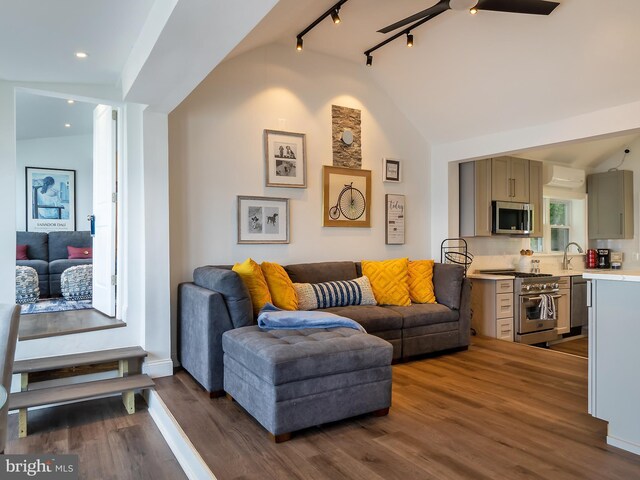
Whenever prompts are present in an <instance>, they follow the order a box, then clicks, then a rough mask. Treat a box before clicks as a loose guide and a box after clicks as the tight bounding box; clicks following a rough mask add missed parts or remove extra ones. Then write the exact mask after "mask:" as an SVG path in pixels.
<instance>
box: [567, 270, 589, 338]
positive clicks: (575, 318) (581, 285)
mask: <svg viewBox="0 0 640 480" xmlns="http://www.w3.org/2000/svg"><path fill="white" fill-rule="evenodd" d="M588 324H589V314H588V310H587V281H586V280H585V279H584V278H582V276H575V277H571V328H573V327H586V326H587V325H588Z"/></svg>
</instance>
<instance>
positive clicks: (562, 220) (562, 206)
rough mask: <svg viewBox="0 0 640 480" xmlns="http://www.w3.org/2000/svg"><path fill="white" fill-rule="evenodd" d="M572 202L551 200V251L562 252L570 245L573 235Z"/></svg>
mask: <svg viewBox="0 0 640 480" xmlns="http://www.w3.org/2000/svg"><path fill="white" fill-rule="evenodd" d="M570 219H571V202H569V201H567V200H555V199H551V200H549V227H550V233H551V251H552V252H562V251H564V247H565V246H566V245H567V243H569V238H570V236H571V235H570V234H571V220H570Z"/></svg>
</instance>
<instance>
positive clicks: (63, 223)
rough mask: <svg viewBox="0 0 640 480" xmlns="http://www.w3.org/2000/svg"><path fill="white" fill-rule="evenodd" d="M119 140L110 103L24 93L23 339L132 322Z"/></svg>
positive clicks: (20, 111) (20, 161)
mask: <svg viewBox="0 0 640 480" xmlns="http://www.w3.org/2000/svg"><path fill="white" fill-rule="evenodd" d="M118 141H119V140H118V126H117V110H116V109H113V108H112V107H110V106H107V105H100V104H99V103H97V102H95V103H94V102H91V101H85V100H80V99H76V98H73V97H61V96H59V95H54V96H49V95H46V94H40V93H32V92H27V91H20V90H19V91H17V92H16V161H17V180H16V205H17V220H16V240H17V250H16V275H17V277H16V278H17V280H16V293H17V298H16V300H17V301H19V303H23V307H22V308H23V315H22V318H21V322H20V323H21V326H20V339H21V340H22V339H28V338H42V337H46V336H53V335H63V334H69V333H77V332H82V331H89V330H96V329H104V328H113V327H118V326H123V325H124V322H122V320H120V319H118V318H117V315H116V311H117V309H116V301H117V300H116V281H115V279H116V276H115V275H116V261H117V256H116V252H117V244H116V238H117V215H116V211H117V203H116V202H115V200H116V199H117V172H118V170H117V165H116V162H117V151H118ZM98 210H99V211H100V213H99V214H98V215H96V212H97V211H98ZM29 276H31V278H28V277H29Z"/></svg>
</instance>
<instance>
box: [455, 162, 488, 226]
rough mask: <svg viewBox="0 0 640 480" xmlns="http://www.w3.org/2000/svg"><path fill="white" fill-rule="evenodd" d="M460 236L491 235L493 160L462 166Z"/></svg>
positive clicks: (467, 163)
mask: <svg viewBox="0 0 640 480" xmlns="http://www.w3.org/2000/svg"><path fill="white" fill-rule="evenodd" d="M459 168H460V171H459V174H460V236H461V237H488V236H490V235H491V160H490V159H485V160H477V161H475V162H466V163H461V164H460V167H459Z"/></svg>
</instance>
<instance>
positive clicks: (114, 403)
mask: <svg viewBox="0 0 640 480" xmlns="http://www.w3.org/2000/svg"><path fill="white" fill-rule="evenodd" d="M8 426H9V431H8V438H9V441H8V442H7V446H6V449H5V453H7V454H42V453H51V454H77V455H78V461H79V470H80V471H79V478H81V479H89V480H93V479H96V480H98V479H99V480H140V479H150V480H178V479H185V478H187V477H186V476H185V474H184V472H183V471H182V469H181V467H180V465H179V464H178V462H177V460H176V459H175V457H174V455H173V453H172V452H171V450H170V449H169V447H168V445H167V444H166V442H165V440H164V438H163V437H162V435H161V433H160V431H159V430H158V427H156V424H155V422H154V421H153V419H152V418H151V416H150V415H149V413H148V412H147V410H146V404H145V403H144V400H142V399H141V398H136V413H134V414H133V415H128V414H127V413H126V411H125V409H124V406H123V405H122V400H121V399H120V397H109V398H104V399H100V400H91V401H88V402H82V403H75V404H70V405H62V406H57V407H51V408H46V409H40V410H30V411H29V432H30V433H29V435H28V436H27V437H26V438H20V439H19V438H18V415H9V424H8Z"/></svg>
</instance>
